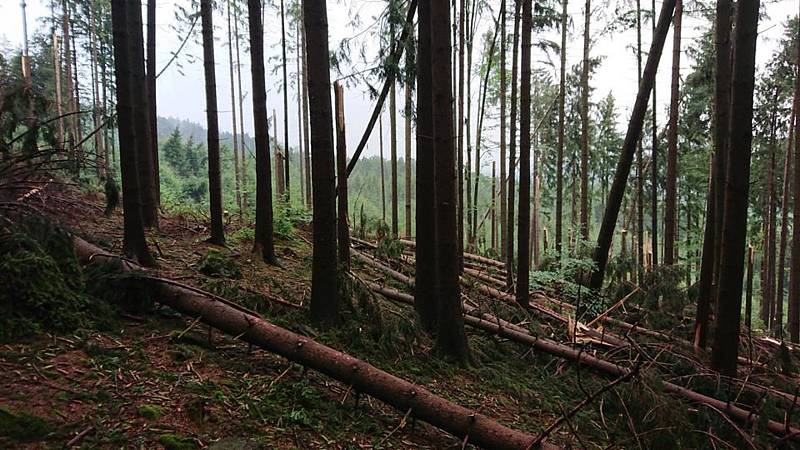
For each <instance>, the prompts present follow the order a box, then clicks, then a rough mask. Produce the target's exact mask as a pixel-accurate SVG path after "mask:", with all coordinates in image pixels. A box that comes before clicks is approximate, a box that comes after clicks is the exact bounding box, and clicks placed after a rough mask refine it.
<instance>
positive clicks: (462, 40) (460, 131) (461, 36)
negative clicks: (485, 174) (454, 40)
mask: <svg viewBox="0 0 800 450" xmlns="http://www.w3.org/2000/svg"><path fill="white" fill-rule="evenodd" d="M466 13H467V0H460V5H459V12H458V128H457V130H456V133H457V134H456V136H457V138H458V143H457V152H458V161H457V164H456V172H457V175H456V176H457V177H458V198H457V201H458V253H459V255H463V250H464V171H465V170H467V169H466V168H465V167H464V97H465V96H464V76H465V73H464V59H465V58H464V57H465V56H466V52H465V50H466V45H465V44H466V30H465V26H466V22H467V21H466ZM466 75H467V76H469V74H466ZM467 100H468V99H467ZM461 258H463V256H462V257H461ZM460 261H461V260H460Z"/></svg>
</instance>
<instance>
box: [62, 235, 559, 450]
mask: <svg viewBox="0 0 800 450" xmlns="http://www.w3.org/2000/svg"><path fill="white" fill-rule="evenodd" d="M74 243H75V252H76V254H77V255H78V258H79V259H80V261H81V262H82V263H84V264H90V263H91V264H104V263H109V262H117V261H119V259H118V258H117V257H116V256H114V255H110V254H108V253H106V252H104V251H103V250H101V249H100V248H98V247H95V246H94V245H92V244H89V243H88V242H86V241H84V240H82V239H80V238H77V237H75V238H74ZM123 266H124V268H125V270H128V271H130V270H139V269H141V268H140V267H138V266H136V265H134V264H132V263H127V264H124V265H123ZM156 282H157V283H158V286H159V289H160V292H159V294H160V295H159V296H158V299H159V302H160V303H162V304H165V305H167V306H170V307H171V308H173V309H175V310H176V311H179V312H181V313H183V314H186V315H187V316H189V317H193V318H200V320H201V321H202V322H204V323H206V324H208V325H210V326H212V327H214V328H216V329H218V330H220V331H223V332H225V333H227V334H229V335H231V336H235V337H236V338H238V339H242V340H244V341H245V342H248V343H251V344H253V345H257V346H259V347H261V348H263V349H265V350H267V351H270V352H274V353H277V354H279V355H281V356H283V357H285V358H287V359H289V360H291V361H294V362H296V363H299V364H302V365H303V366H305V367H309V368H312V369H314V370H317V371H319V372H321V373H323V374H325V375H328V376H330V377H331V378H334V379H336V380H338V381H340V382H342V383H344V384H347V385H349V386H351V387H352V389H355V390H356V391H357V392H362V393H365V394H368V395H371V396H373V397H375V398H377V399H379V400H381V401H383V402H385V403H387V404H389V405H391V406H393V407H395V408H397V409H398V410H400V411H408V413H409V414H411V415H413V416H414V417H416V418H418V419H420V420H423V421H425V422H428V423H430V424H431V425H433V426H435V427H437V428H440V429H442V430H444V431H446V432H448V433H450V434H452V435H454V436H457V437H458V438H459V439H463V440H464V442H469V443H472V444H475V445H478V446H481V447H484V448H490V449H510V450H520V449H526V448H529V445H530V444H531V443H533V442H534V441H535V437H533V436H531V435H529V434H527V433H523V432H520V431H516V430H513V429H511V428H508V427H506V426H504V425H501V424H500V423H498V422H496V421H494V420H492V419H490V418H488V417H486V416H484V415H482V414H479V413H477V412H475V411H473V410H470V409H467V408H464V407H462V406H459V405H456V404H454V403H451V402H450V401H448V400H445V399H443V398H441V397H438V396H436V395H433V394H431V393H430V392H428V391H427V390H425V389H424V388H422V387H421V386H418V385H415V384H413V383H410V382H408V381H406V380H403V379H402V378H398V377H396V376H394V375H391V374H389V373H387V372H385V371H383V370H380V369H378V368H376V367H374V366H372V365H370V364H368V363H366V362H364V361H361V360H358V359H356V358H353V357H352V356H349V355H347V354H345V353H342V352H339V351H337V350H334V349H332V348H330V347H327V346H325V345H322V344H319V343H317V342H314V341H313V340H311V339H309V338H307V337H304V336H300V335H298V334H295V333H292V332H291V331H288V330H285V329H283V328H280V327H277V326H275V325H273V324H271V323H269V322H267V321H266V320H263V319H261V318H259V317H256V316H253V315H251V314H247V313H245V312H243V311H240V310H236V309H234V308H232V307H231V306H229V305H227V304H225V303H223V302H220V301H218V300H216V299H215V298H214V297H215V296H213V295H206V294H204V293H202V292H201V291H199V290H195V289H191V290H190V289H186V288H183V287H180V286H177V285H173V284H168V283H163V282H158V281H157V280H156ZM540 448H547V449H557V448H559V447H556V446H554V445H551V444H542V445H541V447H540Z"/></svg>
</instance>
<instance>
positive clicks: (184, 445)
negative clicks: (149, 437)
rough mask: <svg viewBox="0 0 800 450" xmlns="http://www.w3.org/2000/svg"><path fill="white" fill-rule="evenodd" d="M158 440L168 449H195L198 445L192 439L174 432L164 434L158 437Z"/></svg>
mask: <svg viewBox="0 0 800 450" xmlns="http://www.w3.org/2000/svg"><path fill="white" fill-rule="evenodd" d="M158 442H159V443H161V445H163V446H164V448H165V449H166V450H194V449H196V448H197V445H196V444H195V442H194V441H193V440H192V439H189V438H185V437H183V436H181V435H178V434H172V433H167V434H162V435H161V436H160V437H159V438H158Z"/></svg>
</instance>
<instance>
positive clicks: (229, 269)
mask: <svg viewBox="0 0 800 450" xmlns="http://www.w3.org/2000/svg"><path fill="white" fill-rule="evenodd" d="M198 269H199V270H200V273H202V274H204V275H208V276H210V277H220V278H233V279H236V280H238V279H241V278H242V270H241V269H240V268H239V265H238V264H237V263H236V262H235V261H234V260H232V259H231V258H229V257H227V256H226V255H223V254H222V253H220V252H218V251H216V250H209V251H208V253H206V255H205V256H203V258H202V259H200V263H199V264H198Z"/></svg>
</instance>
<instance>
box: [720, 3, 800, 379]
mask: <svg viewBox="0 0 800 450" xmlns="http://www.w3.org/2000/svg"><path fill="white" fill-rule="evenodd" d="M759 3H760V2H759V0H739V2H738V3H737V10H736V11H737V12H736V26H735V30H736V37H735V42H734V49H735V53H734V56H733V61H734V65H733V80H732V86H733V89H732V90H731V121H730V128H729V130H730V131H729V135H730V149H729V151H728V172H727V176H726V181H725V212H724V216H723V224H724V225H723V228H722V235H721V241H722V253H721V254H720V257H721V259H720V267H721V268H722V269H721V270H720V278H719V285H718V289H717V308H716V314H715V319H716V320H715V321H714V324H715V329H714V342H713V344H712V352H711V367H712V368H713V369H714V370H716V371H718V372H720V373H722V374H723V375H728V376H735V375H736V363H737V358H738V355H739V326H740V321H741V313H742V297H741V295H742V282H743V281H744V280H743V279H742V276H743V275H744V274H743V272H744V256H745V255H744V250H745V239H746V238H747V206H748V202H747V201H743V200H744V199H747V198H748V194H749V187H750V152H751V144H752V139H753V124H752V120H753V88H754V85H755V56H756V40H757V37H758V9H759ZM798 220H800V218H799V219H798ZM798 237H800V234H799V235H798ZM798 249H800V247H798ZM799 281H800V280H799Z"/></svg>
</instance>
